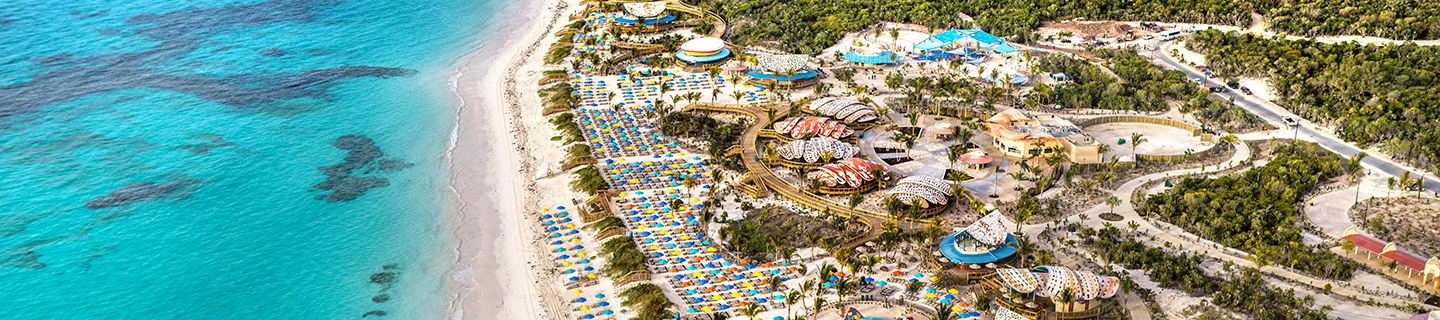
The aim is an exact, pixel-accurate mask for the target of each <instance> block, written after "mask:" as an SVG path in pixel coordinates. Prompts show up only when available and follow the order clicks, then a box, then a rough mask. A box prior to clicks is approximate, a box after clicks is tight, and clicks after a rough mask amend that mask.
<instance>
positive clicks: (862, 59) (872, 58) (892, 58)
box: [840, 51, 900, 64]
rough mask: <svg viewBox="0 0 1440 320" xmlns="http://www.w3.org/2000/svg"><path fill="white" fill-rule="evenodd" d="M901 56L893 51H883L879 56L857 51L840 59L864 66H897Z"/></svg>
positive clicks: (847, 53)
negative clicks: (896, 63)
mask: <svg viewBox="0 0 1440 320" xmlns="http://www.w3.org/2000/svg"><path fill="white" fill-rule="evenodd" d="M899 57H900V55H898V54H895V53H894V52H891V51H881V52H880V53H879V54H875V55H867V54H862V53H859V52H855V51H850V52H846V53H845V55H842V56H840V58H842V59H845V61H850V62H853V63H864V64H895V62H896V61H897V60H899Z"/></svg>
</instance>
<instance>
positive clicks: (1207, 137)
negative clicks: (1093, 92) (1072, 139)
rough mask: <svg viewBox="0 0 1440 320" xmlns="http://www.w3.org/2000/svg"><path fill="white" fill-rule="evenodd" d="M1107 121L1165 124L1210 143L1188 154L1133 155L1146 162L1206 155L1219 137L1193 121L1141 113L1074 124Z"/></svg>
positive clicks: (1107, 122) (1213, 148) (1092, 119)
mask: <svg viewBox="0 0 1440 320" xmlns="http://www.w3.org/2000/svg"><path fill="white" fill-rule="evenodd" d="M1109 123H1145V124H1154V125H1162V126H1166V127H1172V128H1177V129H1180V130H1185V131H1190V136H1192V137H1193V136H1199V137H1200V141H1204V142H1209V143H1211V145H1210V147H1209V148H1205V149H1203V150H1197V151H1195V152H1192V153H1190V154H1189V155H1185V154H1136V155H1135V158H1136V159H1137V160H1143V161H1146V162H1162V163H1163V162H1180V161H1185V160H1186V159H1187V158H1196V157H1204V156H1206V155H1209V154H1210V152H1214V151H1215V144H1214V143H1216V142H1217V141H1219V140H1220V139H1219V138H1217V137H1216V136H1215V135H1213V134H1209V133H1205V132H1204V130H1202V129H1201V128H1200V126H1199V125H1196V124H1193V123H1189V122H1185V121H1180V120H1173V119H1166V118H1159V117H1151V116H1141V115H1113V116H1099V117H1094V118H1090V119H1087V120H1085V121H1081V122H1079V123H1076V124H1075V125H1077V126H1080V128H1090V127H1093V126H1097V125H1102V124H1109Z"/></svg>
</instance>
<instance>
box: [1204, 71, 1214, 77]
mask: <svg viewBox="0 0 1440 320" xmlns="http://www.w3.org/2000/svg"><path fill="white" fill-rule="evenodd" d="M1205 77H1206V78H1214V77H1215V73H1214V72H1210V71H1205Z"/></svg>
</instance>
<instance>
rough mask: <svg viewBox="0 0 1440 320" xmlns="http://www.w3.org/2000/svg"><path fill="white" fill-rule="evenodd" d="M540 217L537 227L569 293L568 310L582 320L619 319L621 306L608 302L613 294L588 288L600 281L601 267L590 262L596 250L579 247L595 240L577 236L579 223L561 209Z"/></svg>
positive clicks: (588, 236) (541, 211)
mask: <svg viewBox="0 0 1440 320" xmlns="http://www.w3.org/2000/svg"><path fill="white" fill-rule="evenodd" d="M540 213H541V216H540V224H541V225H542V226H543V228H545V232H546V233H547V235H548V237H546V241H549V248H550V258H551V261H554V262H555V263H556V264H555V268H556V269H555V270H557V271H558V272H559V273H560V278H561V282H562V283H563V285H564V286H565V288H566V290H567V291H569V292H568V293H567V296H568V297H567V299H568V300H569V301H568V302H569V305H570V310H572V311H574V312H575V313H576V314H578V315H579V316H578V317H580V318H583V319H615V318H617V317H620V316H618V315H617V312H619V311H620V309H619V308H620V306H619V305H615V304H613V303H612V302H610V301H609V300H607V298H608V296H609V295H613V293H611V292H605V290H597V289H592V288H591V287H593V286H595V285H597V284H599V283H600V282H599V280H600V278H601V277H603V276H602V275H601V274H600V270H599V268H600V267H601V263H599V262H595V261H591V260H590V259H591V258H592V257H594V251H595V250H597V249H598V248H587V247H586V246H585V245H582V244H581V243H593V240H594V239H592V238H591V236H590V235H589V233H585V232H580V230H579V228H577V226H576V224H577V223H579V221H577V218H575V217H574V216H573V215H571V214H570V212H569V211H567V210H566V208H565V207H563V206H562V207H556V208H554V209H551V208H545V209H540ZM587 290H588V291H592V292H586V291H587ZM607 293H611V294H609V295H607ZM621 318H623V317H621Z"/></svg>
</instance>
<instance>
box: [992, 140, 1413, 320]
mask: <svg viewBox="0 0 1440 320" xmlns="http://www.w3.org/2000/svg"><path fill="white" fill-rule="evenodd" d="M1239 147H1240V148H1239V149H1238V150H1236V152H1235V155H1234V156H1232V157H1231V159H1230V160H1229V161H1226V162H1224V163H1221V164H1220V165H1216V166H1209V167H1205V168H1203V169H1200V168H1196V169H1183V170H1174V171H1167V172H1160V173H1154V174H1149V175H1145V176H1142V177H1139V178H1135V179H1132V180H1130V181H1127V182H1125V183H1124V184H1122V185H1121V186H1120V187H1119V188H1117V189H1116V190H1115V191H1113V192H1111V194H1113V195H1115V196H1116V197H1119V198H1121V199H1122V200H1124V201H1123V203H1122V204H1121V205H1119V206H1116V207H1115V208H1114V212H1115V213H1116V214H1119V215H1121V216H1122V217H1124V220H1122V221H1121V222H1118V223H1117V222H1111V224H1113V225H1117V226H1120V225H1125V224H1128V223H1130V222H1135V223H1136V224H1137V225H1139V228H1138V229H1137V230H1138V231H1140V232H1141V233H1142V234H1145V235H1149V236H1153V237H1154V238H1155V240H1156V241H1160V242H1162V243H1163V242H1169V243H1171V244H1173V245H1177V246H1180V247H1181V248H1182V249H1183V250H1186V251H1192V252H1197V253H1202V254H1205V255H1207V256H1210V257H1212V258H1215V259H1218V260H1223V261H1229V262H1231V263H1234V264H1236V265H1239V266H1244V267H1251V268H1255V267H1256V265H1255V263H1253V262H1251V261H1250V260H1248V259H1246V258H1245V257H1246V256H1247V255H1248V254H1246V253H1245V252H1242V251H1240V250H1236V249H1233V248H1227V247H1224V246H1221V245H1219V244H1216V243H1215V242H1211V241H1209V240H1204V239H1200V238H1199V237H1197V236H1195V235H1193V234H1190V233H1189V232H1186V231H1184V229H1181V228H1178V227H1175V226H1171V225H1169V224H1165V223H1163V222H1159V224H1161V225H1160V226H1157V225H1156V223H1152V222H1150V221H1147V220H1145V219H1143V218H1142V217H1140V215H1139V214H1138V213H1137V212H1136V211H1135V207H1134V206H1133V204H1132V203H1130V195H1131V194H1133V192H1134V191H1135V189H1136V188H1139V187H1140V186H1141V185H1143V184H1145V183H1146V182H1150V181H1156V180H1160V179H1165V178H1168V177H1174V176H1179V175H1184V174H1192V173H1205V172H1215V171H1219V170H1225V169H1229V168H1231V167H1234V166H1236V165H1239V164H1240V163H1243V162H1244V161H1245V160H1246V159H1248V158H1249V157H1250V155H1251V152H1252V151H1251V150H1250V148H1249V147H1248V146H1245V145H1243V144H1242V145H1241V146H1239ZM1349 190H1353V189H1349ZM1337 192H1340V194H1338V195H1333V196H1331V197H1327V199H1328V198H1334V200H1329V201H1340V202H1341V203H1343V201H1341V200H1342V199H1352V200H1353V196H1354V194H1353V193H1351V194H1349V195H1350V196H1351V197H1352V198H1345V197H1344V194H1343V192H1345V191H1344V190H1341V191H1337ZM1322 196H1323V195H1322ZM1317 206H1319V204H1318V201H1317ZM1337 206H1339V205H1338V204H1337ZM1345 208H1348V206H1345ZM1104 212H1110V208H1109V207H1106V206H1104V205H1099V206H1096V207H1095V208H1091V209H1090V210H1086V211H1085V212H1084V214H1085V215H1086V216H1088V217H1090V219H1085V220H1081V219H1079V215H1076V216H1071V217H1069V218H1066V219H1063V220H1061V221H1059V222H1058V223H1057V225H1063V224H1069V223H1072V222H1073V223H1078V224H1080V225H1082V226H1085V227H1092V228H1102V227H1104V223H1106V222H1107V221H1105V220H1103V219H1099V218H1098V217H1099V215H1100V213H1104ZM1342 221H1348V219H1346V220H1342ZM1045 227H1046V225H1045V224H1038V225H1024V226H1022V227H1021V228H1022V229H1023V230H1025V232H1026V233H1029V234H1039V232H1041V231H1043V230H1044V229H1045ZM1341 231H1342V232H1343V231H1344V230H1343V229H1341ZM1258 269H1259V270H1260V271H1261V272H1264V273H1267V274H1270V275H1273V276H1276V277H1281V278H1285V279H1288V280H1291V281H1295V282H1299V283H1306V284H1310V285H1313V286H1316V287H1324V286H1325V285H1326V284H1330V285H1331V288H1332V291H1333V292H1335V293H1337V294H1340V295H1343V296H1351V297H1356V298H1357V299H1360V300H1362V301H1363V300H1367V299H1371V298H1373V299H1375V302H1380V303H1389V304H1393V305H1407V304H1411V303H1416V302H1415V301H1407V300H1400V299H1395V298H1390V297H1384V296H1375V295H1370V294H1367V293H1363V292H1359V291H1355V290H1352V289H1349V288H1347V287H1345V286H1342V285H1340V283H1339V282H1335V281H1331V280H1324V279H1318V278H1314V277H1311V276H1308V275H1304V274H1299V273H1296V272H1293V271H1290V270H1289V269H1284V268H1279V267H1275V266H1265V267H1260V268H1258ZM1132 276H1148V275H1132ZM1128 307H1129V306H1127V308H1128ZM1424 307H1427V308H1436V307H1434V306H1424ZM1146 313H1148V308H1147V309H1146ZM1355 318H1356V319H1382V318H1380V317H1372V318H1367V317H1363V316H1361V317H1355Z"/></svg>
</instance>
